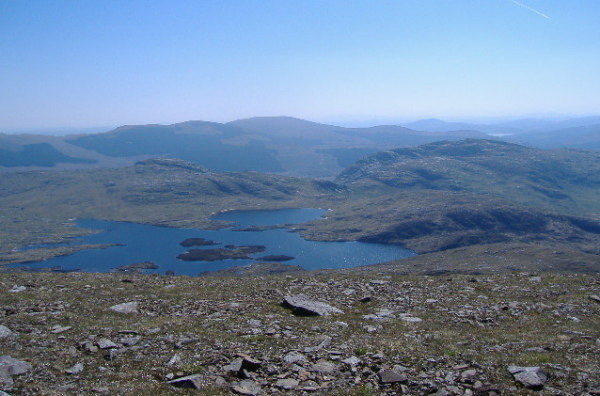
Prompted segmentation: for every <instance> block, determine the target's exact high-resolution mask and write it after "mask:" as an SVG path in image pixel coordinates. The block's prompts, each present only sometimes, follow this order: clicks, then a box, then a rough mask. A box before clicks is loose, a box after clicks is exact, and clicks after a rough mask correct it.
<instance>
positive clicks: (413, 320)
mask: <svg viewBox="0 0 600 396" xmlns="http://www.w3.org/2000/svg"><path fill="white" fill-rule="evenodd" d="M400 319H402V320H403V321H405V322H408V323H419V322H422V321H423V319H421V318H417V317H416V316H405V317H403V318H400Z"/></svg>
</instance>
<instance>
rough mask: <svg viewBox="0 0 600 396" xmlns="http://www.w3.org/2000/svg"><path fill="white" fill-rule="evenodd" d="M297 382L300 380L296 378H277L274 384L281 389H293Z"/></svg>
mask: <svg viewBox="0 0 600 396" xmlns="http://www.w3.org/2000/svg"><path fill="white" fill-rule="evenodd" d="M299 384H300V382H299V381H298V380H295V379H293V378H284V379H280V380H277V382H276V383H275V386H276V387H277V388H280V389H283V390H293V389H296V388H297V387H298V385H299Z"/></svg>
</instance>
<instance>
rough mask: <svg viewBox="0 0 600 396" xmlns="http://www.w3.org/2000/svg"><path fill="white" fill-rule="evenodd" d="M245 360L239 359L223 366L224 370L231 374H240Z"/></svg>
mask: <svg viewBox="0 0 600 396" xmlns="http://www.w3.org/2000/svg"><path fill="white" fill-rule="evenodd" d="M243 361H244V359H242V358H237V359H234V360H232V361H231V363H229V364H228V365H225V366H223V370H224V371H225V372H229V373H238V372H240V371H241V370H242V362H243Z"/></svg>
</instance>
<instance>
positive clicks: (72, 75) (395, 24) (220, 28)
mask: <svg viewBox="0 0 600 396" xmlns="http://www.w3.org/2000/svg"><path fill="white" fill-rule="evenodd" d="M599 19H600V1H598V0H522V1H514V0H393V1H392V0H390V1H386V0H368V1H363V0H352V1H348V0H278V1H273V0H193V1H182V0H169V1H166V0H165V1H158V0H156V1H150V0H143V1H142V0H127V1H122V0H101V1H100V0H85V1H80V0H52V1H45V0H0V132H2V131H8V130H25V129H32V128H55V127H72V128H79V127H97V126H108V125H110V126H118V125H125V124H149V123H175V122H182V121H187V120H207V121H217V122H227V121H231V120H235V119H240V118H248V117H254V116H280V115H287V116H293V117H298V118H303V119H309V120H313V121H324V120H327V121H335V120H338V121H340V122H341V121H344V120H346V121H348V120H364V119H373V120H375V119H380V120H384V119H405V120H416V119H420V118H431V117H437V118H442V119H448V120H452V119H454V120H456V119H466V118H478V117H479V118H481V117H526V116H532V115H552V114H554V115H573V116H583V115H598V114H600V23H598V20H599Z"/></svg>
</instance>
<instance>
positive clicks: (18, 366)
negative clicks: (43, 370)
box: [0, 355, 32, 385]
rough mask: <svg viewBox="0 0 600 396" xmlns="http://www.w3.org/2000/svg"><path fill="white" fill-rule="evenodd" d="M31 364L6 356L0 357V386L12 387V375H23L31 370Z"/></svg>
mask: <svg viewBox="0 0 600 396" xmlns="http://www.w3.org/2000/svg"><path fill="white" fill-rule="evenodd" d="M31 369H32V367H31V364H29V363H27V362H24V361H22V360H18V359H15V358H13V357H11V356H8V355H2V356H0V384H5V385H12V384H13V379H12V376H13V375H20V374H25V373H26V372H28V371H29V370H31Z"/></svg>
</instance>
